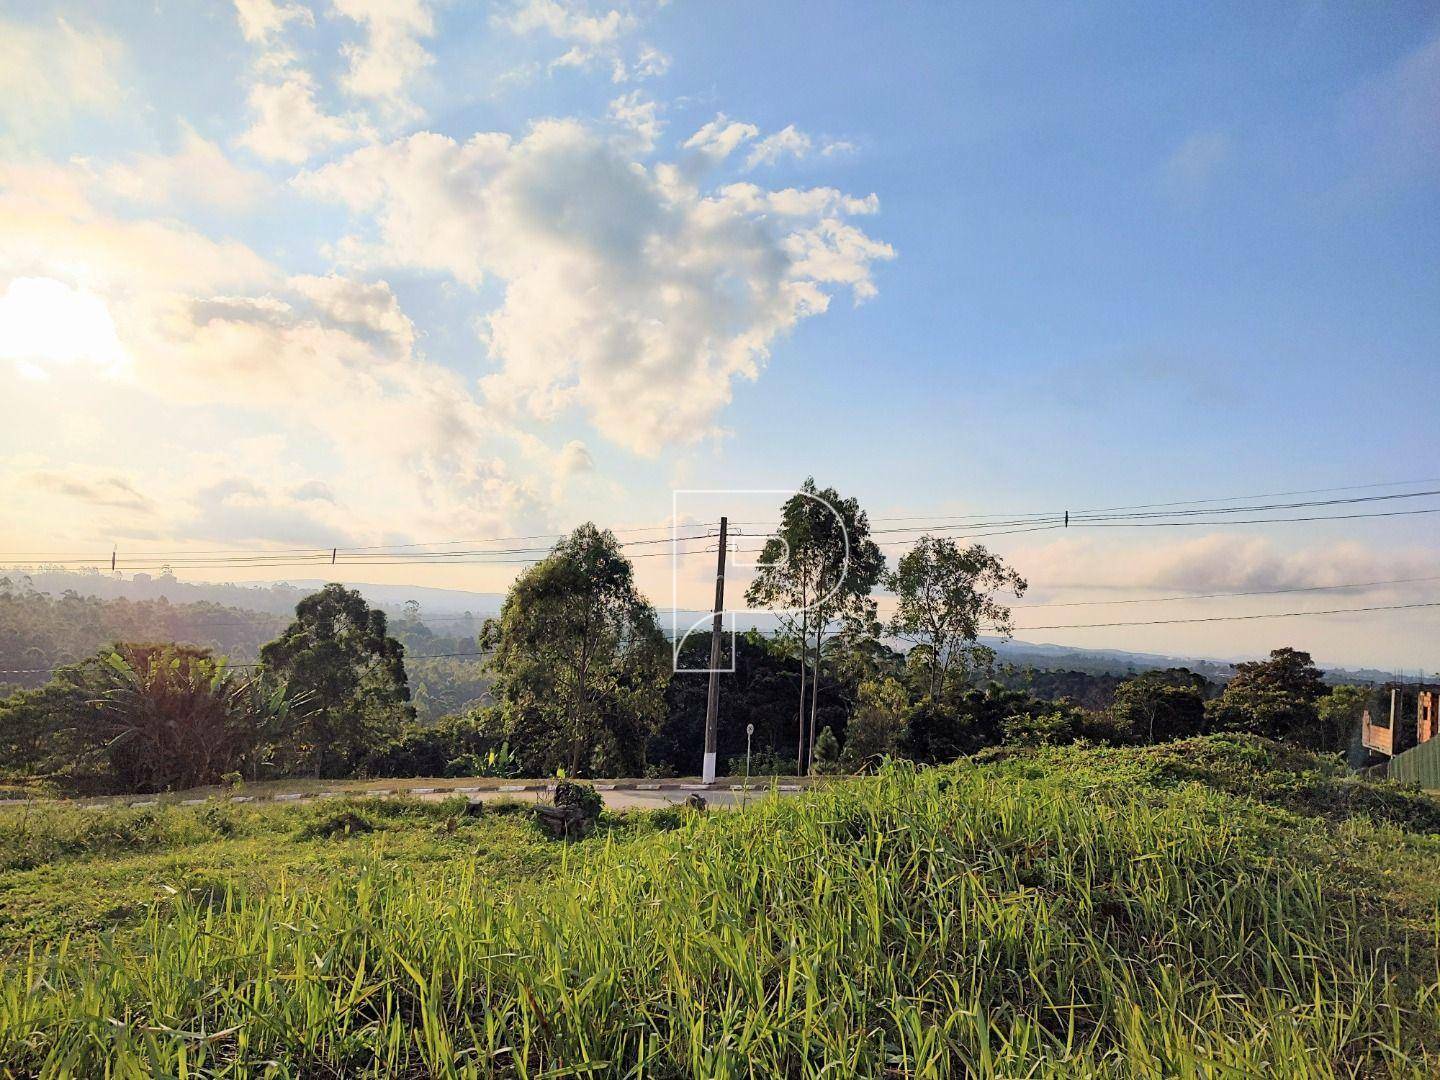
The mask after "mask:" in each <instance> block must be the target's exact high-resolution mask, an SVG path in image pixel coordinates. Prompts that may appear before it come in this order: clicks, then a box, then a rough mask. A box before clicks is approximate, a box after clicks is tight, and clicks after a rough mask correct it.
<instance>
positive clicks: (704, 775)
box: [700, 517, 727, 784]
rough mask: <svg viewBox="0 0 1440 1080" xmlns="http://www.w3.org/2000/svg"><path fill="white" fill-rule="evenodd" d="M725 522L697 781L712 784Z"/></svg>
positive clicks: (723, 522)
mask: <svg viewBox="0 0 1440 1080" xmlns="http://www.w3.org/2000/svg"><path fill="white" fill-rule="evenodd" d="M726 533H727V522H726V519H725V518H723V517H722V518H721V519H720V553H719V557H718V558H717V559H716V561H715V618H714V620H713V621H712V622H711V624H710V698H709V700H708V701H707V702H706V703H705V763H704V765H703V767H702V771H701V774H700V779H701V781H702V782H703V783H706V784H713V783H714V782H715V724H716V721H717V720H718V719H719V714H720V672H719V671H718V670H717V669H718V668H719V667H720V630H721V624H722V623H723V622H724V617H725V542H726Z"/></svg>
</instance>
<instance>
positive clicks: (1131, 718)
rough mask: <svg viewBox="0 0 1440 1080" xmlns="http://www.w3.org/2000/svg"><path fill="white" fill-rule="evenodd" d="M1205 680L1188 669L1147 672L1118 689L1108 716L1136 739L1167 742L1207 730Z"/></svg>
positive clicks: (1122, 684)
mask: <svg viewBox="0 0 1440 1080" xmlns="http://www.w3.org/2000/svg"><path fill="white" fill-rule="evenodd" d="M1205 685H1206V684H1205V679H1204V677H1203V676H1201V675H1197V674H1195V672H1193V671H1190V670H1189V669H1188V668H1169V669H1167V670H1164V671H1146V672H1143V673H1141V674H1139V675H1136V676H1135V677H1134V678H1131V679H1127V680H1126V681H1125V682H1123V683H1121V684H1120V685H1119V686H1117V687H1116V688H1115V699H1114V702H1113V703H1112V704H1111V706H1110V709H1109V715H1110V717H1111V719H1112V720H1113V721H1114V722H1115V724H1116V726H1117V728H1118V729H1119V730H1120V731H1123V732H1126V733H1128V734H1129V736H1130V738H1131V739H1133V740H1135V741H1136V742H1144V743H1156V742H1168V741H1170V740H1171V739H1184V738H1188V737H1190V736H1192V735H1199V734H1200V733H1201V732H1203V731H1204V730H1205V726H1206V720H1205Z"/></svg>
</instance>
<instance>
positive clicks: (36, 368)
mask: <svg viewBox="0 0 1440 1080" xmlns="http://www.w3.org/2000/svg"><path fill="white" fill-rule="evenodd" d="M0 359H5V360H12V361H14V362H15V363H16V365H17V366H18V367H19V368H20V370H21V371H22V373H24V374H27V375H30V376H32V377H33V376H35V375H37V374H40V373H45V372H48V368H47V365H54V364H73V363H90V364H94V365H95V366H97V367H102V368H111V369H113V368H118V367H120V366H121V365H123V364H124V363H125V361H126V359H127V358H126V355H125V350H124V348H123V347H122V346H121V344H120V339H119V337H118V336H117V335H116V333H115V321H114V320H113V319H112V318H111V317H110V310H109V308H107V307H106V306H105V301H104V300H103V299H101V298H100V297H98V296H96V295H95V294H94V293H92V292H89V291H87V290H85V289H76V288H74V287H72V286H70V285H67V284H66V283H65V282H63V281H56V280H55V279H54V278H16V279H15V280H13V281H12V282H10V286H9V288H7V289H6V290H5V295H4V296H0Z"/></svg>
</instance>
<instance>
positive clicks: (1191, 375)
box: [0, 0, 1440, 667]
mask: <svg viewBox="0 0 1440 1080" xmlns="http://www.w3.org/2000/svg"><path fill="white" fill-rule="evenodd" d="M0 13H3V14H0V19H3V23H0V41H3V42H4V44H0V99H3V102H4V104H3V105H0V168H3V170H4V174H3V177H0V180H3V182H0V226H3V231H0V295H3V297H4V299H0V393H3V395H4V397H5V399H6V400H7V401H9V402H10V406H9V407H8V408H7V410H6V411H7V412H9V413H10V414H11V415H10V416H8V417H7V422H6V424H5V428H4V431H3V432H0V472H3V473H4V476H5V479H4V481H3V484H0V490H3V491H4V492H5V494H4V495H3V496H0V499H3V501H4V503H5V504H7V505H6V512H5V514H4V517H5V523H4V524H3V525H0V540H3V542H4V543H3V546H4V548H5V549H6V550H8V551H11V552H25V553H33V552H41V553H59V552H71V551H87V552H88V551H90V550H92V549H94V548H95V547H96V546H97V545H98V546H99V547H100V548H101V549H102V550H108V546H109V544H111V543H112V542H113V543H117V544H119V545H120V546H121V547H122V549H129V550H135V551H153V550H162V549H163V550H177V551H186V550H197V551H198V550H210V549H232V548H234V549H240V548H244V549H259V548H267V547H289V546H300V545H305V546H310V545H315V546H324V545H327V544H335V543H339V544H346V543H350V544H381V543H411V542H415V541H421V540H433V539H441V538H447V539H448V538H459V537H484V536H505V535H516V534H529V533H532V532H539V531H545V530H551V529H560V528H563V527H566V526H568V525H571V524H573V523H574V522H576V521H578V520H582V519H584V518H587V517H593V518H595V519H596V520H598V521H600V522H602V523H610V524H614V525H616V526H622V527H637V526H642V525H650V524H654V523H656V522H658V521H662V520H663V519H664V516H665V515H666V514H667V513H668V511H669V507H670V493H671V490H672V489H673V488H675V487H677V486H679V487H736V488H773V487H779V486H793V485H796V484H798V483H799V481H800V480H801V479H803V478H804V477H805V476H806V475H811V474H813V475H815V476H816V477H817V479H819V480H820V481H821V483H822V484H828V485H833V486H835V487H837V488H839V489H840V490H841V491H842V492H844V493H846V494H854V495H857V496H858V497H859V498H860V499H861V501H862V503H863V504H864V505H865V506H866V507H868V508H869V509H870V510H871V512H872V513H873V514H876V515H880V516H885V515H899V514H923V513H934V514H946V513H950V514H954V513H967V512H991V511H995V512H1010V511H1030V510H1050V509H1054V508H1057V507H1073V508H1083V507H1091V506H1110V505H1116V504H1129V503H1142V502H1152V501H1161V500H1168V499H1182V498H1206V497H1212V496H1228V495H1245V494H1249V493H1260V492H1271V491H1285V490H1292V489H1309V488H1321V487H1332V486H1341V485H1351V484H1365V483H1371V482H1378V481H1389V480H1404V479H1417V478H1424V477H1429V476H1431V475H1440V453H1437V450H1440V434H1437V432H1440V426H1437V423H1436V419H1435V415H1436V414H1435V402H1436V401H1437V400H1440V363H1437V359H1440V356H1437V354H1440V260H1437V258H1436V252H1437V251H1440V213H1437V210H1440V122H1437V120H1440V8H1437V7H1436V6H1435V5H1434V4H1409V5H1407V4H1392V5H1386V6H1384V7H1379V6H1375V5H1363V4H1351V5H1339V4H1295V5H1284V4H1274V5H1263V6H1256V5H1252V4H1234V5H1221V4H1209V5H1196V6H1193V7H1191V8H1185V9H1180V8H1170V9H1166V10H1164V11H1160V10H1159V9H1155V8H1153V7H1152V6H1148V5H1083V6H1082V5H1030V6H1021V5H991V6H976V5H953V4H914V5H903V6H901V5H895V6H891V5H861V4H826V5H811V4H806V5H787V4H741V3H736V4H723V5H700V4H693V3H685V2H683V0H675V2H673V3H669V4H663V5H661V4H655V3H636V4H633V5H628V4H615V3H603V2H602V3H592V4H588V5H586V4H582V3H576V2H560V0H507V2H502V3H494V4H461V3H458V2H451V3H429V2H426V0H395V2H390V3H385V2H380V0H373V2H372V0H313V2H311V3H306V2H303V0H292V2H289V3H279V4H276V3H272V2H269V0H242V2H241V3H239V4H238V5H231V4H218V3H217V4H213V5H192V4H179V3H135V4H121V3H116V4H109V5H103V6H95V5H78V4H75V5H67V4H58V5H54V6H45V5H37V4H23V5H0ZM1434 537H1435V525H1434V523H1433V521H1432V520H1431V519H1430V518H1428V517H1426V516H1423V515H1421V516H1417V517H1415V518H1411V519H1408V520H1406V519H1391V520H1378V521H1361V522H1330V523H1312V524H1308V525H1303V526H1301V525H1295V526H1289V527H1265V528H1260V527H1257V528H1254V529H1241V528H1238V527H1232V528H1228V529H1220V528H1217V529H1214V530H1209V531H1206V530H1176V531H1174V532H1168V531H1165V530H1154V531H1144V532H1143V534H1141V533H1140V531H1137V533H1130V532H1128V531H1125V530H1114V531H1111V532H1108V533H1107V534H1106V535H1104V536H1096V535H1094V534H1093V533H1092V534H1087V535H1083V536H1075V537H1073V538H1072V537H1070V536H1069V535H1067V536H1066V537H1064V538H1063V542H1060V543H1055V542H1049V538H1048V537H1047V538H1043V539H1044V541H1045V542H1040V541H1037V540H1035V539H1034V538H1026V537H1015V538H1002V539H997V540H996V541H994V543H995V545H996V546H997V547H999V548H1001V549H1002V550H1004V551H1005V552H1006V554H1007V555H1008V556H1010V557H1011V558H1012V559H1013V560H1014V561H1015V562H1016V565H1017V566H1019V567H1020V568H1021V570H1022V572H1025V573H1027V575H1028V576H1029V577H1030V578H1031V581H1032V585H1033V587H1034V589H1033V594H1032V599H1034V600H1036V601H1046V600H1048V601H1052V602H1053V601H1056V600H1075V599H1085V598H1095V597H1100V596H1112V595H1114V590H1117V589H1122V588H1128V589H1133V590H1134V593H1133V595H1136V596H1145V595H1165V594H1168V593H1169V592H1172V591H1174V590H1176V589H1180V590H1185V591H1191V590H1193V591H1222V590H1226V589H1234V590H1243V589H1249V588H1266V587H1278V588H1286V587H1290V588H1293V587H1305V586H1310V585H1335V584H1341V583H1345V582H1350V581H1369V580H1379V579H1389V578H1398V577H1419V576H1423V575H1424V573H1425V571H1427V570H1429V569H1431V568H1434V567H1435V566H1436V565H1437V560H1436V558H1435V555H1436V550H1437V546H1440V545H1437V544H1436V541H1435V539H1434ZM655 561H657V562H658V561H659V560H655ZM202 572H203V573H205V574H207V575H208V576H215V577H235V576H242V575H241V573H239V572H236V571H234V570H233V569H220V568H216V569H214V570H210V571H201V570H200V569H197V570H196V571H195V573H196V575H197V576H198V575H199V574H201V573H202ZM512 572H513V570H508V569H505V568H496V567H490V568H483V567H472V568H468V569H465V570H459V569H456V568H450V569H448V570H443V571H442V570H440V569H436V568H432V567H424V568H418V569H416V568H413V567H408V568H407V567H394V568H388V569H387V570H385V571H383V572H382V571H379V570H372V571H371V572H370V576H371V577H380V576H384V579H385V580H389V581H404V580H413V581H414V582H415V583H416V584H426V585H445V584H450V585H455V586H457V587H470V588H476V587H503V585H504V583H505V580H506V577H507V575H508V574H509V573H512ZM1435 572H1436V573H1437V574H1440V569H1437V570H1436V571H1435ZM244 573H247V574H248V573H250V572H249V571H246V572H244ZM253 576H260V575H259V574H258V573H255V574H254V575H253ZM270 576H274V575H273V574H272V575H270ZM293 576H302V575H300V574H299V573H298V572H297V573H296V574H295V575H293ZM666 576H667V575H661V574H652V573H651V571H650V568H647V569H646V571H645V580H646V584H647V587H648V588H649V589H650V591H651V592H652V594H653V595H655V597H656V599H657V602H661V603H668V600H669V596H668V591H669V584H668V581H666V580H665V578H666ZM703 579H704V573H703V571H698V572H697V573H696V574H695V576H694V578H693V580H690V581H687V582H685V583H682V584H683V587H684V588H685V589H686V590H687V594H686V596H685V597H683V598H682V599H684V600H685V601H686V602H696V600H697V599H698V597H699V596H702V595H703V592H704V582H703ZM691 592H693V593H694V594H695V595H693V596H692V595H690V593H691ZM1126 595H1131V594H1128V593H1127V594H1126ZM1339 595H1340V596H1341V598H1342V599H1343V601H1344V602H1345V603H1346V604H1356V605H1358V604H1361V603H1398V602H1413V601H1416V600H1426V599H1430V598H1433V597H1437V596H1440V588H1437V587H1432V586H1421V585H1408V586H1404V587H1387V588H1384V589H1370V590H1366V591H1357V592H1353V593H1351V592H1346V593H1343V594H1339ZM1335 596H1336V594H1324V593H1322V594H1318V595H1317V596H1314V597H1303V596H1302V597H1300V598H1299V599H1297V598H1296V597H1294V596H1283V597H1272V598H1268V599H1265V598H1261V599H1257V600H1253V601H1238V600H1228V601H1224V602H1219V601H1217V602H1214V603H1204V602H1192V603H1189V604H1188V605H1185V606H1182V607H1170V606H1165V607H1164V611H1163V614H1165V615H1175V616H1177V617H1179V616H1182V615H1183V616H1188V615H1213V614H1224V613H1235V612H1241V611H1247V612H1253V611H1262V610H1286V609H1293V608H1299V607H1304V606H1306V605H1310V606H1312V607H1325V606H1337V605H1338V604H1339V603H1340V601H1337V600H1335ZM1161 607H1162V605H1152V606H1148V607H1147V608H1145V609H1144V613H1145V614H1146V615H1149V616H1155V615H1159V614H1161V610H1160V609H1161ZM1091 613H1092V614H1093V612H1091ZM1062 614H1066V621H1069V619H1070V618H1071V617H1073V618H1074V621H1077V622H1079V621H1086V619H1085V615H1086V609H1084V608H1079V609H1074V610H1072V611H1071V612H1069V613H1063V612H1062ZM1037 616H1038V613H1036V615H1032V616H1031V619H1032V622H1033V621H1034V619H1035V618H1036V617H1037ZM1019 621H1021V620H1019V619H1017V622H1019ZM1437 621H1440V620H1437V619H1436V617H1435V616H1434V615H1432V614H1430V612H1428V611H1421V612H1417V613H1409V614H1403V613H1402V614H1390V615H1385V616H1383V617H1381V616H1371V617H1368V618H1364V619H1362V618H1359V617H1355V618H1340V619H1334V618H1330V619H1315V620H1307V621H1303V622H1302V621H1296V622H1295V623H1284V624H1282V623H1262V624H1256V625H1252V626H1247V625H1243V624H1242V625H1235V624H1214V625H1202V626H1187V627H1166V628H1128V629H1126V628H1122V629H1109V630H1087V631H1073V632H1063V633H1061V632H1047V633H1046V634H1045V635H1041V636H1044V637H1045V638H1046V639H1048V640H1061V641H1064V642H1066V643H1071V644H1084V645H1097V646H1099V645H1108V646H1114V647H1126V648H1145V649H1151V650H1155V651H1162V650H1164V651H1187V650H1188V651H1195V652H1205V653H1211V654H1219V655H1232V654H1239V653H1250V652H1256V651H1263V649H1265V648H1267V647H1268V646H1269V644H1271V643H1274V644H1279V643H1281V639H1282V638H1283V639H1284V641H1294V642H1295V643H1297V644H1301V645H1304V644H1307V643H1310V644H1312V646H1313V649H1314V651H1315V652H1317V654H1320V655H1322V656H1325V657H1329V658H1333V659H1339V660H1347V661H1353V662H1362V661H1363V662H1366V663H1373V664H1382V665H1384V666H1401V665H1404V666H1410V667H1421V666H1425V665H1426V664H1427V663H1431V662H1433V663H1434V664H1435V665H1436V666H1440V660H1435V659H1434V658H1433V657H1432V656H1431V655H1430V653H1429V651H1428V645H1427V644H1426V642H1427V641H1432V640H1433V637H1434V630H1435V628H1436V625H1437ZM1272 639H1274V640H1273V642H1272Z"/></svg>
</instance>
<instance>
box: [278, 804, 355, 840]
mask: <svg viewBox="0 0 1440 1080" xmlns="http://www.w3.org/2000/svg"><path fill="white" fill-rule="evenodd" d="M374 831H375V823H374V822H373V821H371V820H370V819H369V818H367V817H365V816H363V815H361V814H357V813H356V812H355V811H354V810H334V811H331V812H330V813H328V814H325V815H324V816H323V817H320V818H317V819H316V820H314V821H311V822H308V823H306V824H305V825H304V826H302V827H301V828H300V830H299V831H298V832H297V833H296V834H295V838H296V839H297V840H330V839H333V838H334V837H336V836H358V835H360V834H361V833H368V832H374Z"/></svg>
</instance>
